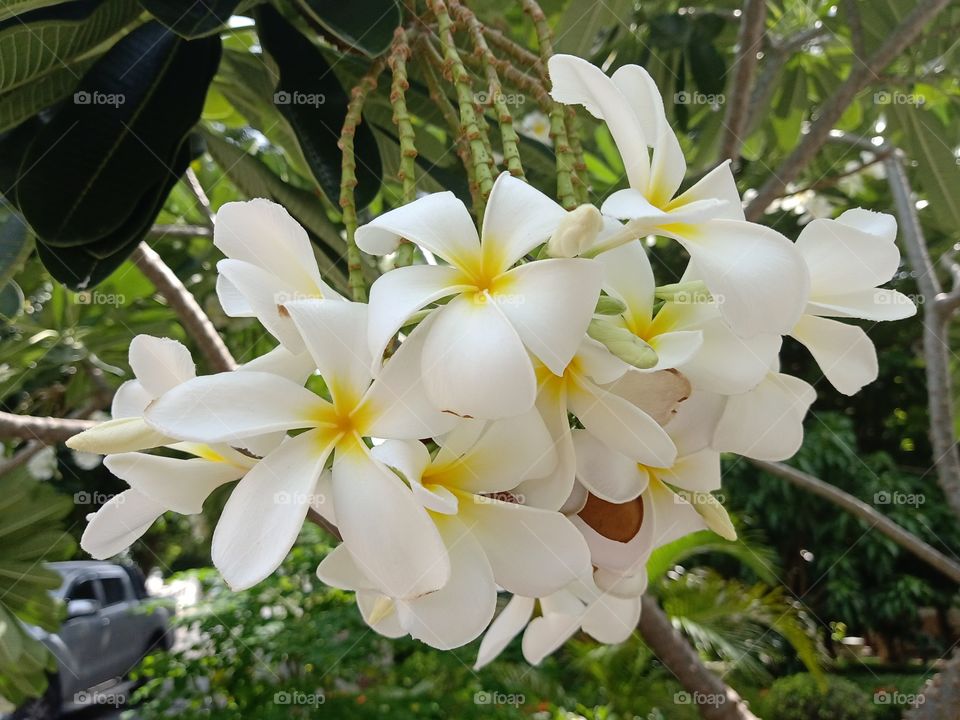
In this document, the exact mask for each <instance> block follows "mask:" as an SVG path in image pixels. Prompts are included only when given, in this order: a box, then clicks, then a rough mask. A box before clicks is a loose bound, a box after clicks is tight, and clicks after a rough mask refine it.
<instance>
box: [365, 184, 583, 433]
mask: <svg viewBox="0 0 960 720" xmlns="http://www.w3.org/2000/svg"><path fill="white" fill-rule="evenodd" d="M566 216H567V213H566V211H565V210H564V209H563V208H561V207H560V206H559V205H558V204H557V203H555V202H554V201H553V200H551V199H549V198H548V197H547V196H546V195H544V194H543V193H541V192H540V191H538V190H536V189H534V188H533V187H531V186H530V185H528V184H527V183H525V182H523V181H522V180H518V179H516V178H513V177H511V176H510V175H509V174H506V173H504V174H502V175H500V177H499V178H497V181H496V183H494V186H493V189H492V190H491V192H490V198H489V201H488V203H487V207H486V212H485V214H484V217H483V229H482V232H481V237H478V236H477V231H476V228H475V227H474V224H473V220H472V219H471V218H470V214H469V213H468V212H467V208H466V207H465V206H464V204H463V203H462V202H460V201H459V200H457V199H456V198H455V197H454V195H453V194H452V193H450V192H443V193H434V194H432V195H428V196H426V197H423V198H420V199H419V200H416V201H414V202H412V203H409V204H407V205H404V206H402V207H399V208H396V209H395V210H391V211H390V212H387V213H384V214H383V215H381V216H380V217H378V218H376V219H375V220H373V221H372V222H370V223H368V224H367V225H364V226H363V227H361V228H360V229H358V230H357V245H358V246H359V247H360V248H361V249H362V250H364V251H366V252H368V253H372V254H374V255H386V254H388V253H390V252H392V251H393V250H394V249H395V248H396V247H397V244H398V243H399V242H400V239H401V238H406V239H408V240H410V241H411V242H414V243H416V244H418V245H419V246H421V247H422V248H424V249H426V250H428V251H429V252H431V253H433V254H434V255H436V256H438V257H440V258H442V259H444V260H446V261H447V262H448V263H449V265H416V266H410V267H403V268H397V269H395V270H392V271H390V272H387V273H385V274H384V275H382V276H381V277H380V278H378V279H377V281H376V282H375V283H374V284H373V287H372V288H371V290H370V335H369V347H370V354H371V355H372V357H373V358H374V361H375V362H379V358H380V356H381V355H382V353H383V351H384V348H386V346H387V344H388V343H389V341H390V339H391V338H392V337H393V336H394V335H395V334H396V333H397V331H398V330H399V329H400V328H401V327H402V326H403V324H404V323H405V322H406V321H407V319H408V318H409V317H410V316H411V315H412V314H413V313H414V312H416V311H417V310H419V309H421V308H423V307H426V306H427V305H429V304H430V303H433V302H435V301H437V300H440V299H442V298H445V297H449V296H455V297H453V299H451V300H450V301H449V302H448V303H447V304H445V305H443V306H441V307H439V308H437V309H436V310H434V311H433V312H432V313H431V315H432V316H435V322H433V323H432V326H431V328H430V332H429V334H428V336H427V338H426V340H425V344H424V350H423V363H424V371H423V376H424V377H423V382H424V385H425V387H426V390H427V393H428V395H429V397H430V398H431V400H432V401H433V403H434V404H435V405H436V406H437V407H439V408H440V409H442V410H445V411H448V412H452V413H456V414H458V415H461V416H469V417H474V418H484V419H487V418H498V417H509V416H511V415H519V414H520V413H523V412H525V411H527V410H529V409H530V408H531V407H532V406H533V403H534V399H535V397H536V388H537V383H536V378H535V376H534V370H533V365H532V363H531V361H530V354H532V355H533V356H534V357H536V358H538V359H539V360H540V362H542V363H543V364H545V365H546V366H547V367H549V368H550V369H551V370H553V371H554V372H556V373H561V372H562V371H563V368H564V367H566V365H567V363H569V362H570V358H571V357H572V356H573V354H574V352H576V350H577V347H578V345H579V343H580V339H581V338H582V337H583V335H584V333H585V331H586V329H587V325H588V324H589V322H590V317H591V315H592V314H593V310H594V307H595V306H596V301H597V298H598V296H599V294H600V275H601V268H600V265H599V264H598V263H596V262H595V261H593V260H586V259H582V258H572V259H571V258H555V259H548V260H537V261H535V262H529V263H526V264H524V265H520V266H519V267H516V268H514V267H513V266H514V265H515V264H516V263H517V261H519V260H520V259H521V258H523V257H524V256H525V255H526V254H527V253H529V252H530V251H531V250H532V249H533V248H535V247H536V246H537V245H540V244H541V243H543V242H545V241H546V240H547V239H548V238H549V237H550V236H551V234H552V233H553V231H554V230H555V228H556V227H557V225H558V224H559V223H560V222H561V221H562V220H563V219H564V218H565V217H566ZM511 268H513V269H511ZM528 352H529V354H528Z"/></svg>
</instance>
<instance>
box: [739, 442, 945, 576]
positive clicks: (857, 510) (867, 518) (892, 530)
mask: <svg viewBox="0 0 960 720" xmlns="http://www.w3.org/2000/svg"><path fill="white" fill-rule="evenodd" d="M751 462H752V463H753V464H754V465H756V466H757V467H759V468H760V469H762V470H766V471H767V472H768V473H770V474H772V475H776V476H777V477H780V478H783V479H784V480H787V481H788V482H790V483H792V484H794V485H796V486H797V487H799V488H801V489H803V490H807V491H809V492H812V493H813V494H814V495H818V496H819V497H822V498H824V499H825V500H829V501H830V502H832V503H833V504H834V505H837V506H838V507H841V508H843V509H844V510H846V511H847V512H849V513H851V514H853V515H856V516H857V517H858V518H860V519H861V520H863V521H864V522H866V523H867V524H868V525H869V526H870V528H871V529H876V530H878V531H879V532H881V533H883V534H884V535H886V536H887V537H888V538H890V539H891V540H893V541H894V542H895V543H897V545H899V546H900V547H902V548H903V549H904V550H906V551H907V552H910V553H912V554H913V555H915V556H916V557H918V558H919V559H921V560H923V561H924V562H925V563H927V564H928V565H930V566H931V567H932V568H935V569H936V570H939V571H940V572H941V573H943V574H944V575H946V576H947V577H948V578H950V579H951V580H953V581H954V582H956V583H960V563H957V562H956V561H954V560H952V559H951V558H949V557H947V556H946V555H944V554H943V553H941V552H940V551H939V550H937V549H936V548H934V547H933V546H931V545H928V544H927V543H925V542H924V541H923V540H921V539H920V538H918V537H917V536H916V535H914V534H913V533H911V532H909V531H908V530H905V529H904V528H902V527H900V526H899V525H897V523H895V522H893V520H890V519H889V518H888V517H886V516H885V515H883V514H882V513H880V512H878V511H877V510H876V509H874V508H872V507H870V505H868V504H867V503H865V502H864V501H863V500H861V499H860V498H857V497H854V496H853V495H851V494H850V493H847V492H844V491H843V490H841V489H840V488H838V487H835V486H834V485H831V484H830V483H827V482H824V481H823V480H820V479H819V478H815V477H813V476H812V475H808V474H807V473H805V472H802V471H800V470H797V469H796V468H792V467H790V466H789V465H784V464H783V463H775V462H767V461H765V460H752V461H751Z"/></svg>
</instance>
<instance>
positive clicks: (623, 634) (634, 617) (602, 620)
mask: <svg viewBox="0 0 960 720" xmlns="http://www.w3.org/2000/svg"><path fill="white" fill-rule="evenodd" d="M639 621H640V598H638V597H635V598H619V597H616V596H614V595H609V594H604V595H601V596H600V597H598V598H597V599H596V600H594V601H593V602H592V603H590V605H588V606H587V610H586V612H585V613H584V614H583V619H582V622H581V627H582V628H583V631H584V632H585V633H587V635H589V636H590V637H592V638H593V639H594V640H596V641H597V642H601V643H604V644H606V645H616V644H617V643H622V642H623V641H625V640H626V639H627V638H629V637H630V635H632V634H633V631H634V630H635V629H636V627H637V623H638V622H639Z"/></svg>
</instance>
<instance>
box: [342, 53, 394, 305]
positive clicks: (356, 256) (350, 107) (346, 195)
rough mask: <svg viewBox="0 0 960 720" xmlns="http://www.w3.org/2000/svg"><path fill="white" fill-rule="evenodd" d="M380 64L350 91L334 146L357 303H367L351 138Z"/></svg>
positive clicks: (348, 263) (375, 81)
mask: <svg viewBox="0 0 960 720" xmlns="http://www.w3.org/2000/svg"><path fill="white" fill-rule="evenodd" d="M383 68H384V63H383V61H382V60H377V61H376V62H375V63H374V64H373V65H372V66H371V68H370V71H369V72H368V73H367V74H366V75H364V76H363V78H362V79H361V80H360V82H359V83H357V85H356V87H354V88H353V90H351V91H350V102H349V103H348V104H347V114H346V117H345V118H344V120H343V129H342V130H341V131H340V139H339V140H338V141H337V145H338V146H339V147H340V150H341V152H342V153H343V160H342V161H341V165H340V167H341V178H340V207H341V208H343V224H344V226H345V227H346V230H347V269H348V271H349V274H348V278H347V282H348V284H349V285H350V291H351V294H352V295H353V299H354V300H355V301H357V302H366V301H367V282H366V279H365V278H364V276H363V259H362V256H361V254H360V248H358V247H357V240H356V234H357V203H356V195H355V192H354V191H355V188H356V187H357V159H356V155H355V153H354V148H353V138H354V136H355V135H356V133H357V126H358V125H359V124H360V123H361V122H362V121H363V103H364V102H365V101H366V99H367V95H369V94H370V93H371V92H372V91H373V90H375V89H376V87H377V79H378V78H379V77H380V73H382V72H383Z"/></svg>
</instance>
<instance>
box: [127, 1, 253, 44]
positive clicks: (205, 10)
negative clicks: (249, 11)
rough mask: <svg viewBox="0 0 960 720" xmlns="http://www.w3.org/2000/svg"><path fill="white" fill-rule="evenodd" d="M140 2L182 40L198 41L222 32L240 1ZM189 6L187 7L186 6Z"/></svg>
mask: <svg viewBox="0 0 960 720" xmlns="http://www.w3.org/2000/svg"><path fill="white" fill-rule="evenodd" d="M188 2H189V5H187V3H184V2H183V0H140V4H141V5H143V7H145V8H146V9H147V10H149V11H150V14H151V15H153V16H154V17H155V18H156V19H157V20H159V21H160V22H162V23H163V24H164V25H166V26H167V27H168V28H170V29H171V30H173V31H174V32H175V33H176V34H177V35H180V36H181V37H185V38H189V39H194V38H198V37H203V36H205V35H210V34H211V33H215V32H218V31H219V30H220V29H221V28H222V27H224V26H225V25H226V24H227V21H228V20H229V19H230V16H231V15H233V12H234V10H236V9H237V5H239V4H240V0H188ZM185 5H186V7H184V6H185Z"/></svg>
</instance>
